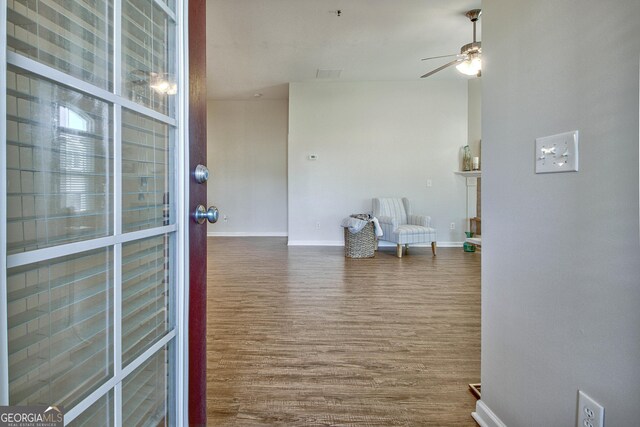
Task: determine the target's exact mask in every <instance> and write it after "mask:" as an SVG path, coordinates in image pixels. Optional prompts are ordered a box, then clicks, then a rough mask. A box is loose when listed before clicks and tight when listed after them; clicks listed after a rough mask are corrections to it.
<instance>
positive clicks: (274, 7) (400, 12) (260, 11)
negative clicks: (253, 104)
mask: <svg viewBox="0 0 640 427" xmlns="http://www.w3.org/2000/svg"><path fill="white" fill-rule="evenodd" d="M474 8H480V0H397V1H393V0H207V97H208V98H213V99H249V98H254V94H256V93H261V94H263V99H270V98H273V99H277V98H287V97H288V91H289V87H288V83H289V82H303V81H313V80H316V73H317V70H318V69H323V70H342V73H341V75H340V78H339V79H338V80H340V81H372V80H414V79H418V78H419V77H420V76H421V75H422V74H424V73H425V72H427V71H430V70H431V69H433V68H436V67H437V66H439V65H443V64H445V63H447V62H448V61H450V60H452V59H453V58H443V59H435V60H430V61H420V59H421V58H424V57H427V56H436V55H446V54H452V53H458V52H459V50H460V47H461V46H462V45H464V44H466V43H469V42H471V39H472V25H471V23H470V21H469V19H468V18H467V17H465V16H464V13H465V12H466V11H467V10H470V9H474ZM338 9H340V10H342V15H341V16H339V17H338V16H337V15H336V13H335V11H336V10H338ZM478 31H479V32H478V38H479V39H481V37H480V26H479V27H478ZM429 78H430V79H434V78H438V79H442V78H449V79H451V78H466V77H465V76H462V75H461V74H460V73H458V72H457V71H456V70H455V67H450V68H449V69H447V70H444V71H441V72H440V73H437V74H435V75H433V76H432V77H429Z"/></svg>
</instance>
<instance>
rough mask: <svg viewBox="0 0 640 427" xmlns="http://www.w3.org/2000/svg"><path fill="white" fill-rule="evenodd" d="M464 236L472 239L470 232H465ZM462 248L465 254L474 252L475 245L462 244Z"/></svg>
mask: <svg viewBox="0 0 640 427" xmlns="http://www.w3.org/2000/svg"><path fill="white" fill-rule="evenodd" d="M464 234H466V235H467V237H473V233H472V232H471V231H465V232H464ZM462 248H463V249H464V251H465V252H475V251H476V245H472V244H471V243H467V242H464V244H463V245H462Z"/></svg>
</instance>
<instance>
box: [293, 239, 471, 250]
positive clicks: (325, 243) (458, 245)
mask: <svg viewBox="0 0 640 427" xmlns="http://www.w3.org/2000/svg"><path fill="white" fill-rule="evenodd" d="M462 243H463V242H436V246H437V247H439V248H461V247H462ZM287 245H288V246H344V241H342V240H289V242H288V243H287ZM379 246H380V247H382V248H386V247H389V248H390V247H395V246H396V244H395V243H391V242H385V241H383V240H381V241H380V243H379ZM409 246H410V247H412V248H428V247H431V243H415V244H410V245H409Z"/></svg>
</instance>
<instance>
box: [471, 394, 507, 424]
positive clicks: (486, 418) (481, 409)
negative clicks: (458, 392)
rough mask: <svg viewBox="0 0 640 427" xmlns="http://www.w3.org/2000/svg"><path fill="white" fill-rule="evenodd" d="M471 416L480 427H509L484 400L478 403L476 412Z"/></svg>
mask: <svg viewBox="0 0 640 427" xmlns="http://www.w3.org/2000/svg"><path fill="white" fill-rule="evenodd" d="M471 416H472V417H473V419H474V420H476V422H477V423H478V425H479V426H480V427H507V425H506V424H505V423H503V422H502V420H500V418H498V416H497V415H496V414H495V413H494V412H493V411H492V410H491V409H490V408H489V407H488V406H487V405H486V403H484V402H483V401H482V400H478V401H477V402H476V411H475V412H472V413H471Z"/></svg>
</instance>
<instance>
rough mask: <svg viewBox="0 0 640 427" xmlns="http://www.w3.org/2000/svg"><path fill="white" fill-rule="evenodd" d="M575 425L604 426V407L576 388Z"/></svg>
mask: <svg viewBox="0 0 640 427" xmlns="http://www.w3.org/2000/svg"><path fill="white" fill-rule="evenodd" d="M576 426H577V427H604V407H603V406H602V405H600V404H599V403H598V402H596V401H595V400H593V399H592V398H591V397H589V396H587V395H586V394H585V393H584V392H583V391H581V390H578V419H577V422H576Z"/></svg>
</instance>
